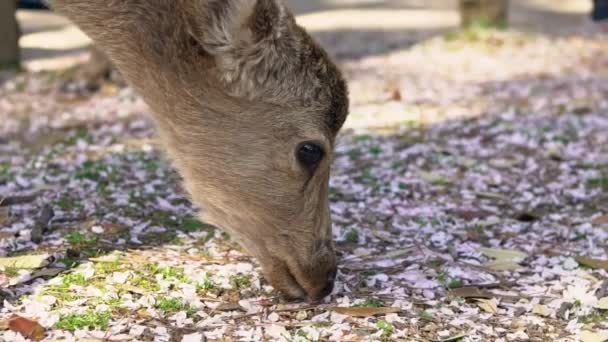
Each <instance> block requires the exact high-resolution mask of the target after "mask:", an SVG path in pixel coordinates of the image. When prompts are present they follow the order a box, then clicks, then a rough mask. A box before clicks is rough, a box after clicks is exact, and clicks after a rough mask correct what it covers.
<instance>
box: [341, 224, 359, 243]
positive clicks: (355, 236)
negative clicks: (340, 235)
mask: <svg viewBox="0 0 608 342" xmlns="http://www.w3.org/2000/svg"><path fill="white" fill-rule="evenodd" d="M344 240H345V241H347V242H350V243H358V242H359V231H358V230H357V229H356V228H352V229H351V230H349V231H348V232H347V233H346V234H345V235H344Z"/></svg>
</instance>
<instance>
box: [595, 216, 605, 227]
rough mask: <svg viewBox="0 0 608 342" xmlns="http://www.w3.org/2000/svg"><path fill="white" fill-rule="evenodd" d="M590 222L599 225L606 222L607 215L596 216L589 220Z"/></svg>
mask: <svg viewBox="0 0 608 342" xmlns="http://www.w3.org/2000/svg"><path fill="white" fill-rule="evenodd" d="M591 223H593V224H596V225H598V226H599V225H601V224H608V215H602V216H600V217H596V218H594V219H593V221H591Z"/></svg>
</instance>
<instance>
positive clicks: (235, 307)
mask: <svg viewBox="0 0 608 342" xmlns="http://www.w3.org/2000/svg"><path fill="white" fill-rule="evenodd" d="M215 310H216V311H247V310H245V309H243V307H242V306H240V305H239V304H238V303H222V304H220V305H218V306H217V308H215Z"/></svg>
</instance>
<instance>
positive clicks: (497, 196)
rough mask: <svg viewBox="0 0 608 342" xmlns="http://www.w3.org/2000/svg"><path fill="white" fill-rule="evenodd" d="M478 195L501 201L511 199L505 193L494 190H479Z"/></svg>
mask: <svg viewBox="0 0 608 342" xmlns="http://www.w3.org/2000/svg"><path fill="white" fill-rule="evenodd" d="M476 195H477V197H479V198H485V199H492V200H499V201H504V202H508V201H509V197H507V196H505V195H501V194H497V193H493V192H478V193H476Z"/></svg>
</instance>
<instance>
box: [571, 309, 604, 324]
mask: <svg viewBox="0 0 608 342" xmlns="http://www.w3.org/2000/svg"><path fill="white" fill-rule="evenodd" d="M579 306H580V305H579ZM578 322H579V323H583V324H592V323H600V322H608V310H594V311H593V312H592V313H590V314H588V315H586V316H582V317H579V318H578Z"/></svg>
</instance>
